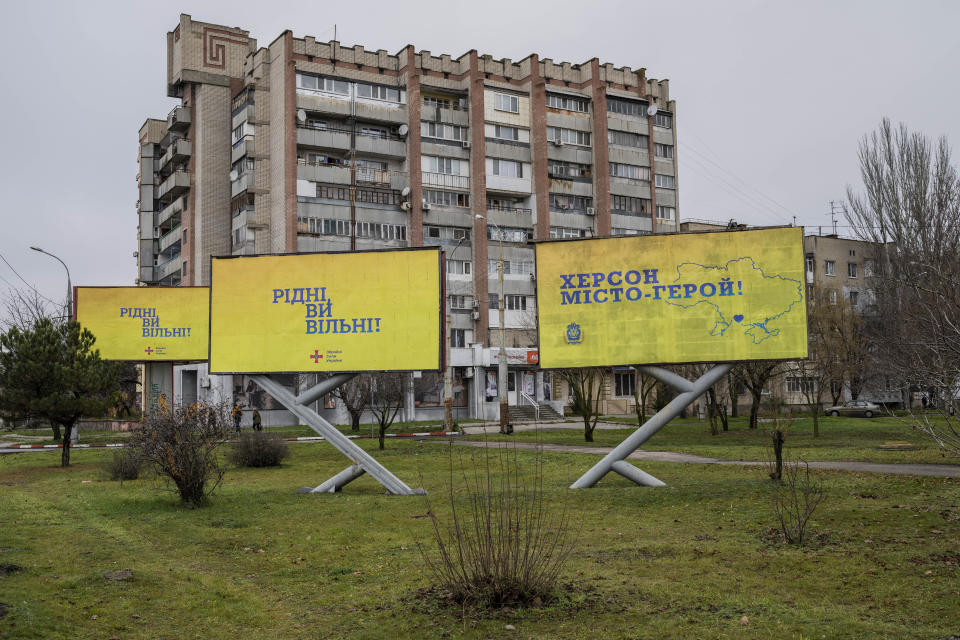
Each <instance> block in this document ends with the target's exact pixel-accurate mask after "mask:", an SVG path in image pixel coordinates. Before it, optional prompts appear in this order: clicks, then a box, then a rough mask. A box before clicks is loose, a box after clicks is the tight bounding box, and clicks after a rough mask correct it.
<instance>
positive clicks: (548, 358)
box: [536, 227, 807, 369]
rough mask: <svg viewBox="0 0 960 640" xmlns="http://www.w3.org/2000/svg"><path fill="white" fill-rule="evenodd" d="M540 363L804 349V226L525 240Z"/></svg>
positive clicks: (708, 357)
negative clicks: (531, 251) (531, 252)
mask: <svg viewBox="0 0 960 640" xmlns="http://www.w3.org/2000/svg"><path fill="white" fill-rule="evenodd" d="M536 254H537V255H536V260H537V265H536V267H537V319H538V323H539V335H540V366H541V367H543V368H545V369H555V368H564V367H589V366H606V365H632V364H668V363H685V362H687V363H689V362H730V361H738V360H771V359H780V358H805V357H806V356H807V313H806V301H805V295H806V294H805V292H804V272H803V268H804V259H803V229H802V228H800V227H787V228H772V229H754V230H748V231H731V232H721V233H689V234H672V235H650V236H633V237H627V238H603V239H601V238H597V239H590V240H574V241H559V242H544V243H541V244H538V245H536Z"/></svg>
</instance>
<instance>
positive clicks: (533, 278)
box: [530, 273, 537, 282]
mask: <svg viewBox="0 0 960 640" xmlns="http://www.w3.org/2000/svg"><path fill="white" fill-rule="evenodd" d="M530 280H531V281H533V282H536V281H537V274H535V273H531V274H530Z"/></svg>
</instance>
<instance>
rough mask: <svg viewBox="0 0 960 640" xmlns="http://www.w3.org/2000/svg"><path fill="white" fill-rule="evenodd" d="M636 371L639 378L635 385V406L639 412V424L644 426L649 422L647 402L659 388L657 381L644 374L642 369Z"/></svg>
mask: <svg viewBox="0 0 960 640" xmlns="http://www.w3.org/2000/svg"><path fill="white" fill-rule="evenodd" d="M634 369H635V370H636V372H637V377H636V380H635V381H634V385H633V405H634V410H635V411H636V412H637V424H638V425H642V424H643V423H644V422H646V421H647V402H648V401H649V400H650V394H651V393H653V390H654V389H656V387H657V379H656V378H654V377H653V376H648V375H646V374H644V373H643V371H641V370H640V367H634Z"/></svg>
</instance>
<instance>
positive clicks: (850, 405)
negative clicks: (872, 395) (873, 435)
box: [823, 400, 880, 418]
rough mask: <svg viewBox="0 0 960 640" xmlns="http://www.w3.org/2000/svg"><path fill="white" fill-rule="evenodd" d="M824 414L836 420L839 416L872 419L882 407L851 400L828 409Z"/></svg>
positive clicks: (863, 401)
mask: <svg viewBox="0 0 960 640" xmlns="http://www.w3.org/2000/svg"><path fill="white" fill-rule="evenodd" d="M823 412H824V413H825V414H826V415H828V416H833V417H834V418H836V417H837V416H850V417H863V418H872V417H873V416H875V415H877V414H878V413H880V405H877V404H873V403H872V402H866V401H865V400H850V401H849V402H841V403H840V404H837V405H834V406H832V407H827V408H826V409H824V410H823Z"/></svg>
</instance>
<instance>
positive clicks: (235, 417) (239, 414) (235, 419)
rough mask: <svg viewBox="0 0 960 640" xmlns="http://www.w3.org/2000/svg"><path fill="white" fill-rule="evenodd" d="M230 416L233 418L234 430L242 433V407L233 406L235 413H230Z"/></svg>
mask: <svg viewBox="0 0 960 640" xmlns="http://www.w3.org/2000/svg"><path fill="white" fill-rule="evenodd" d="M230 415H231V416H232V417H233V428H234V429H236V430H237V433H240V420H241V418H243V410H242V409H241V408H240V405H237V404H235V405H233V411H231V412H230Z"/></svg>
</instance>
